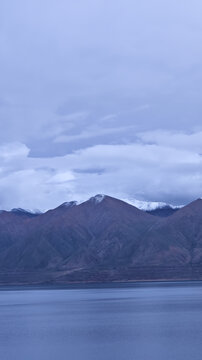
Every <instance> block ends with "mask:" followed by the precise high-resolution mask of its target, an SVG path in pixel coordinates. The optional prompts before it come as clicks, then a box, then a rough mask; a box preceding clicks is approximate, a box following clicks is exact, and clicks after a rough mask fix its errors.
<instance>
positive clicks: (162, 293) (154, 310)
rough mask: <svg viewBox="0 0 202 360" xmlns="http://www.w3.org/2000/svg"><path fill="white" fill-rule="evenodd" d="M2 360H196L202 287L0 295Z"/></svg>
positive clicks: (200, 352) (201, 347) (200, 348)
mask: <svg viewBox="0 0 202 360" xmlns="http://www.w3.org/2000/svg"><path fill="white" fill-rule="evenodd" d="M0 359H2V360H55V359H57V360H67V359H68V360H178V359H179V360H186V359H187V360H190V359H191V360H201V359H202V284H201V283H199V282H192V283H191V282H187V283H180V282H179V283H138V284H128V285H127V284H116V285H105V286H101V285H99V286H97V287H96V286H95V287H93V286H88V287H87V288H79V287H73V288H71V287H70V288H67V289H50V288H47V289H24V288H22V289H17V288H15V289H12V288H9V289H3V290H2V291H0Z"/></svg>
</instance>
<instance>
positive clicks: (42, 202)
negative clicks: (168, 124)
mask: <svg viewBox="0 0 202 360" xmlns="http://www.w3.org/2000/svg"><path fill="white" fill-rule="evenodd" d="M156 134H157V133H156ZM160 134H161V132H158V137H156V139H157V140H158V139H159V140H158V141H157V140H156V141H155V142H156V143H154V144H147V143H146V141H148V142H150V139H151V138H152V137H150V136H148V133H146V134H141V140H142V142H137V143H131V144H125V145H123V144H122V145H119V144H117V145H96V146H92V147H89V148H86V149H82V150H79V151H76V152H74V153H70V154H67V155H65V156H58V157H52V158H50V157H49V158H40V157H39V158H34V157H30V156H28V154H29V149H28V148H27V147H26V146H25V145H23V144H18V145H16V144H12V145H11V144H5V145H4V147H3V148H2V149H4V152H3V151H2V154H4V156H3V157H0V169H1V176H0V188H1V193H0V207H1V208H11V207H25V208H39V209H41V210H44V209H47V208H51V207H55V206H57V205H58V204H60V203H62V202H64V201H69V200H79V201H82V200H85V199H86V198H88V197H90V196H93V195H94V194H96V193H106V194H109V195H112V196H115V197H120V198H123V199H132V200H134V199H137V200H141V201H142V200H149V201H158V202H159V201H160V202H168V203H174V204H183V203H186V202H188V201H190V200H193V199H194V198H197V197H201V195H202V157H201V156H200V154H199V153H198V152H197V151H196V150H197V146H196V148H194V147H193V148H192V147H191V146H190V143H191V141H193V135H192V134H190V135H187V134H185V135H183V134H175V137H174V139H175V142H174V140H173V139H172V134H169V133H168V134H167V138H166V137H165V135H164V139H165V141H164V142H165V145H164V143H163V142H161V136H160ZM150 135H151V134H150ZM177 135H179V136H178V137H177ZM194 136H195V137H194V138H197V137H200V136H201V135H200V133H198V134H195V135H194ZM176 138H177V139H179V138H183V142H181V145H180V146H179V143H178V141H177V140H176ZM185 139H186V141H185ZM143 140H144V142H143ZM169 140H170V141H169ZM198 145H199V144H198ZM14 149H15V150H16V154H15V151H14ZM5 159H9V161H5ZM99 169H100V171H99ZM79 170H80V171H79ZM94 170H96V171H94Z"/></svg>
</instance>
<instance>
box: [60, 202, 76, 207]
mask: <svg viewBox="0 0 202 360" xmlns="http://www.w3.org/2000/svg"><path fill="white" fill-rule="evenodd" d="M75 205H78V202H77V201H69V202H64V203H63V204H62V205H61V206H64V207H72V206H75Z"/></svg>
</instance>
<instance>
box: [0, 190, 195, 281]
mask: <svg viewBox="0 0 202 360" xmlns="http://www.w3.org/2000/svg"><path fill="white" fill-rule="evenodd" d="M201 224H202V200H200V199H199V200H196V201H194V202H193V203H191V204H189V205H187V206H186V207H184V208H182V209H180V210H178V211H177V212H175V213H174V214H173V215H171V216H169V217H166V218H159V217H156V216H152V215H149V214H147V213H146V212H144V211H141V210H139V209H137V208H135V207H134V206H132V205H129V204H127V203H125V202H123V201H121V200H118V199H114V198H112V197H109V196H101V195H97V196H95V197H93V198H91V199H89V200H88V201H86V202H84V203H82V204H80V205H76V204H75V203H74V202H72V203H65V204H62V205H61V206H59V207H58V208H56V209H53V210H50V211H48V212H46V213H45V214H42V215H39V216H36V217H31V218H30V217H29V218H28V217H23V218H22V217H19V216H16V214H12V216H11V215H10V214H8V213H6V214H2V213H1V214H0V282H4V283H19V282H22V283H23V282H26V283H33V282H37V283H39V282H47V281H52V282H69V281H110V280H127V279H131V280H132V279H134V280H135V279H142V280H144V279H147V280H150V279H164V278H167V279H183V278H189V279H192V278H196V279H198V278H202V274H201V273H202V260H201V259H202V225H201Z"/></svg>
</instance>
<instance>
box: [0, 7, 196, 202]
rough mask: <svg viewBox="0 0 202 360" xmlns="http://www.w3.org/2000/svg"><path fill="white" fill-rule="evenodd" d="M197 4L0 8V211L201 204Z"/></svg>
mask: <svg viewBox="0 0 202 360" xmlns="http://www.w3.org/2000/svg"><path fill="white" fill-rule="evenodd" d="M201 13H202V3H201V1H200V0H192V1H190V0H189V1H188V0H178V1H176V0H175V1H174V0H164V1H162V0H141V1H136V0H110V1H109V0H100V1H98V0H97V1H96V0H76V1H73V0H71V1H70V0H42V1H41V0H40V1H39V0H29V1H27V0H18V1H16V0H1V2H0V52H1V53H0V208H6V209H9V208H12V207H16V206H21V207H26V208H40V209H47V208H49V207H54V206H57V205H58V204H59V203H61V202H64V201H68V200H73V199H78V200H83V199H86V198H88V197H89V196H92V195H94V194H96V193H107V194H109V195H112V196H117V197H121V198H124V199H138V200H148V201H155V200H156V201H166V202H169V203H174V204H178V203H180V204H182V203H186V202H189V201H191V200H192V199H194V198H197V197H201V196H202V157H201V154H202V119H201V117H202V47H201V43H202V22H201Z"/></svg>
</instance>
